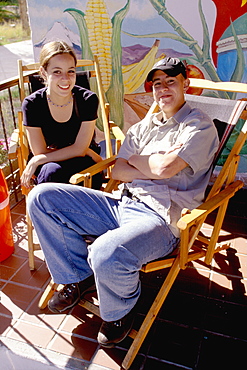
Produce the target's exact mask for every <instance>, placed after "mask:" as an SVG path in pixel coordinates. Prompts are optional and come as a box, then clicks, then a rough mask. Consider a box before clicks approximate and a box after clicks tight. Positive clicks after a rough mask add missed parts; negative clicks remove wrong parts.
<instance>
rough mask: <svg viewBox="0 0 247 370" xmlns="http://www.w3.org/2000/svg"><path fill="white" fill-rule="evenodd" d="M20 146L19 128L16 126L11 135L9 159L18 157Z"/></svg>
mask: <svg viewBox="0 0 247 370" xmlns="http://www.w3.org/2000/svg"><path fill="white" fill-rule="evenodd" d="M18 147H19V130H18V129H17V128H16V129H15V130H14V131H13V133H12V135H11V137H10V143H9V150H8V157H9V159H15V158H17V149H18Z"/></svg>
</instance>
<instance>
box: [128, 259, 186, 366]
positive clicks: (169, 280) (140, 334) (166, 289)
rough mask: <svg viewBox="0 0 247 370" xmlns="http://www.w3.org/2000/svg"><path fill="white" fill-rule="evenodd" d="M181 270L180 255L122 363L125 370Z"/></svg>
mask: <svg viewBox="0 0 247 370" xmlns="http://www.w3.org/2000/svg"><path fill="white" fill-rule="evenodd" d="M179 271H180V266H179V257H177V258H176V260H175V261H174V264H173V266H172V267H171V269H170V271H169V273H168V275H167V277H166V279H165V281H164V283H163V284H162V286H161V288H160V290H159V293H158V294H157V297H156V298H155V300H154V302H153V304H152V306H151V308H150V310H149V311H148V313H147V315H146V317H145V319H144V321H143V323H142V325H141V327H140V329H139V330H138V332H137V334H136V336H135V339H134V341H133V343H132V345H131V346H130V348H129V350H128V352H127V354H126V356H125V358H124V360H123V363H122V368H123V369H125V370H128V369H129V368H130V366H131V364H132V362H133V361H134V359H135V357H136V355H137V353H138V351H139V349H140V347H141V345H142V343H143V341H144V339H145V338H146V335H147V333H148V331H149V329H150V328H151V326H152V324H153V322H154V320H155V319H156V317H157V315H158V313H159V310H160V309H161V307H162V305H163V303H164V301H165V299H166V297H167V294H168V293H169V291H170V289H171V287H172V285H173V283H174V281H175V279H176V277H177V275H178V273H179Z"/></svg>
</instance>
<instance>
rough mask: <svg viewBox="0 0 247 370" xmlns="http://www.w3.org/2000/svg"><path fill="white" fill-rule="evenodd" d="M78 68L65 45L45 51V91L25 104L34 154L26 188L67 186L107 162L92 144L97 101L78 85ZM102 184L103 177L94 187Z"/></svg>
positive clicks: (95, 179)
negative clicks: (74, 177) (32, 183)
mask: <svg viewBox="0 0 247 370" xmlns="http://www.w3.org/2000/svg"><path fill="white" fill-rule="evenodd" d="M76 63H77V60H76V56H75V53H74V51H73V50H72V49H71V48H70V47H69V46H68V45H67V44H66V43H65V42H62V41H53V42H49V43H48V44H46V45H44V47H43V48H42V50H41V53H40V74H41V76H42V78H43V79H44V81H45V84H46V87H45V88H42V89H40V90H38V91H36V92H34V93H33V94H31V95H30V96H28V97H26V98H25V99H24V101H23V105H22V111H23V120H24V125H25V126H26V130H27V136H28V141H29V144H30V148H31V152H32V155H33V156H32V158H31V159H30V160H29V162H28V164H27V166H26V168H25V170H24V172H23V174H22V176H21V183H22V185H23V186H25V187H30V180H31V178H34V181H35V183H36V184H40V183H42V182H60V183H61V182H63V183H68V182H69V179H70V177H71V176H72V175H73V174H74V173H76V172H80V171H82V170H84V169H86V168H88V167H90V166H92V165H93V164H95V163H96V162H99V161H101V160H102V159H101V157H100V155H99V154H98V153H96V151H97V149H98V148H97V145H96V144H95V142H94V139H93V136H94V129H95V123H96V119H97V109H98V98H97V96H96V94H95V93H93V92H92V91H90V90H87V89H85V88H82V87H79V86H76V85H75V81H76ZM93 149H94V150H93ZM95 150H96V151H95ZM101 184H102V175H101V174H98V175H95V176H94V177H93V187H94V188H97V189H99V188H100V186H101Z"/></svg>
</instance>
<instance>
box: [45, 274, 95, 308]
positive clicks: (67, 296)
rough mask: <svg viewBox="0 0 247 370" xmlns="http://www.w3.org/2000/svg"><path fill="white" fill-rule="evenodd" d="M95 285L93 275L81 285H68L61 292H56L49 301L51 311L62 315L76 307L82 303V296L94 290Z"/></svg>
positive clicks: (81, 282)
mask: <svg viewBox="0 0 247 370" xmlns="http://www.w3.org/2000/svg"><path fill="white" fill-rule="evenodd" d="M94 284H95V281H94V276H93V275H91V276H89V277H88V278H87V279H85V280H83V281H80V282H79V283H72V284H66V285H65V286H64V287H63V289H61V290H60V291H59V292H55V293H54V295H53V297H52V298H51V299H50V300H49V302H48V308H49V310H50V311H52V312H54V313H61V312H64V311H66V310H68V309H69V308H72V307H74V306H75V305H76V304H77V303H78V302H79V301H80V299H81V296H82V295H83V294H85V293H86V291H88V290H89V289H90V288H92V287H93V286H94Z"/></svg>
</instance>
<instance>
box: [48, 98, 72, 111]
mask: <svg viewBox="0 0 247 370" xmlns="http://www.w3.org/2000/svg"><path fill="white" fill-rule="evenodd" d="M47 100H48V102H49V103H51V104H52V105H54V107H58V108H63V107H67V105H69V104H70V103H71V102H72V100H73V96H71V99H70V100H69V101H68V103H66V104H62V105H59V104H55V103H53V101H52V100H51V98H50V97H49V95H47Z"/></svg>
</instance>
